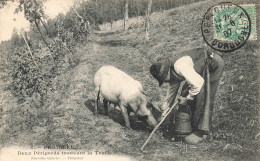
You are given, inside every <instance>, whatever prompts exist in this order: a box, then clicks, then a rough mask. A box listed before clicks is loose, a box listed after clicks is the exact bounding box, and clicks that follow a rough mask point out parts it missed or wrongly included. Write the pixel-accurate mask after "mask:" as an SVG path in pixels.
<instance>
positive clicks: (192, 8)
mask: <svg viewBox="0 0 260 161" xmlns="http://www.w3.org/2000/svg"><path fill="white" fill-rule="evenodd" d="M211 5H212V3H211V4H210V3H206V2H199V3H197V4H192V5H188V6H185V7H178V8H176V9H172V10H169V11H165V12H163V13H154V14H153V15H152V24H153V25H152V29H151V33H150V36H151V40H150V42H149V43H144V41H143V38H144V29H143V28H142V27H137V26H136V27H133V28H132V29H130V30H128V31H125V32H120V33H114V34H112V33H107V34H97V35H93V37H92V38H91V40H92V41H91V42H89V43H88V44H87V45H86V46H84V47H81V48H79V49H78V52H77V54H78V55H79V56H80V60H81V62H80V63H79V65H78V66H77V67H75V68H74V69H71V70H70V71H67V72H66V73H64V74H63V75H61V76H59V77H57V79H56V80H55V81H54V82H55V86H56V91H55V93H56V94H55V95H53V97H52V101H53V104H54V105H53V106H52V107H51V108H48V109H46V111H47V113H48V114H50V116H51V117H50V118H48V116H47V118H48V119H47V120H45V123H43V125H41V126H37V127H35V128H34V129H33V130H32V131H33V132H30V133H29V132H28V131H26V130H25V131H21V132H19V130H16V131H15V130H13V131H11V132H12V133H10V128H9V131H8V130H4V131H2V132H1V144H2V145H5V146H6V145H17V144H18V145H26V146H29V145H31V146H34V147H42V146H46V145H53V146H54V145H65V144H69V145H71V146H74V147H77V148H80V149H86V150H96V149H98V150H99V151H102V150H104V151H106V150H108V151H110V152H111V153H112V154H119V155H127V156H131V157H132V158H134V159H136V160H256V153H257V150H258V149H259V147H258V144H257V141H258V140H256V139H255V138H254V136H255V135H256V134H257V133H258V127H257V126H258V118H257V114H258V90H257V89H258V82H257V79H258V78H257V74H258V72H257V63H258V62H257V57H256V56H255V55H253V54H252V51H251V50H248V49H247V47H246V46H245V47H243V48H242V49H241V50H239V51H236V52H233V53H229V54H228V55H227V54H226V55H224V59H225V62H226V68H225V73H224V76H223V79H222V81H221V82H222V83H221V85H220V87H219V91H218V94H217V100H216V112H215V115H214V120H215V121H214V128H213V130H214V136H215V140H214V141H213V142H208V141H206V142H203V143H201V144H199V145H198V146H196V147H194V146H187V145H186V144H181V143H173V142H171V141H169V140H167V139H166V138H164V137H163V134H165V133H166V129H165V128H161V129H160V130H159V131H157V132H156V134H155V135H154V136H153V138H152V139H151V140H150V142H149V144H148V145H147V147H146V148H145V149H146V153H141V152H140V151H139V148H140V147H141V146H142V144H143V142H144V141H145V139H146V138H147V137H148V135H149V133H150V130H149V129H148V128H145V125H144V124H143V123H141V122H139V121H138V120H137V119H136V117H134V116H132V117H131V118H130V122H131V125H132V127H133V129H134V130H132V131H131V130H128V129H126V128H125V127H124V126H123V124H124V120H123V118H122V115H121V113H120V111H117V110H115V109H114V108H112V107H111V108H110V111H109V113H110V115H111V117H112V119H111V118H109V117H105V116H104V115H102V113H103V111H102V108H101V110H100V113H101V115H100V116H99V117H98V118H95V117H94V116H93V113H92V111H93V99H94V97H93V90H94V88H93V83H92V79H93V75H94V73H95V71H96V70H97V69H98V68H99V67H101V66H102V65H105V64H111V65H114V66H116V67H118V68H120V69H122V70H123V71H125V72H126V73H128V74H129V75H131V76H133V77H134V78H135V79H137V80H139V81H141V82H142V84H143V86H144V88H145V91H146V92H147V94H148V95H149V96H151V97H155V98H157V99H158V100H160V99H161V98H163V95H164V94H165V90H166V87H167V85H164V86H163V88H162V89H159V88H158V84H157V82H156V81H155V80H154V79H152V77H151V76H150V74H149V72H148V71H149V70H148V69H149V66H150V65H151V62H153V61H154V58H155V57H156V56H158V55H159V54H160V55H171V54H176V53H177V51H181V50H184V49H187V48H192V47H196V46H200V45H201V44H202V43H203V41H202V36H201V32H200V22H201V18H202V16H203V13H205V12H206V10H207V8H209V7H210V6H211ZM258 22H259V21H258ZM252 45H254V44H253V43H252ZM248 73H250V74H248ZM18 112H19V111H17V113H18ZM6 120H7V119H6ZM17 122H19V121H17ZM168 122H169V120H168ZM253 122H254V123H253ZM166 123H167V122H166ZM13 125H14V126H13V127H14V128H15V127H16V126H17V125H16V124H13ZM163 127H166V124H164V126H163ZM28 134H29V135H28ZM7 136H9V137H7ZM3 138H5V140H4V139H3ZM227 144H230V146H228V148H227V150H225V151H223V148H224V147H225V146H226V145H227ZM239 145H241V146H242V147H243V149H240V146H239Z"/></svg>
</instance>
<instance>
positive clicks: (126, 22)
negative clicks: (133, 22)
mask: <svg viewBox="0 0 260 161" xmlns="http://www.w3.org/2000/svg"><path fill="white" fill-rule="evenodd" d="M127 29H128V0H126V2H125V16H124V30H127Z"/></svg>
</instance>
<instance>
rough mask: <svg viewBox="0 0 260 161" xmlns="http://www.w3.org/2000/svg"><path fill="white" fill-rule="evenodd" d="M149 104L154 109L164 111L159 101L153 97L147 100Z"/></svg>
mask: <svg viewBox="0 0 260 161" xmlns="http://www.w3.org/2000/svg"><path fill="white" fill-rule="evenodd" d="M147 105H149V107H152V108H154V109H156V110H157V111H159V112H162V110H161V108H160V107H159V105H158V103H157V102H156V101H155V100H154V99H153V98H152V99H150V100H149V101H148V102H147Z"/></svg>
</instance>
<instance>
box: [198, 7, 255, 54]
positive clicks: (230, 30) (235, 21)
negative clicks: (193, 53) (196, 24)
mask: <svg viewBox="0 0 260 161" xmlns="http://www.w3.org/2000/svg"><path fill="white" fill-rule="evenodd" d="M201 31H202V35H203V39H204V40H205V41H206V43H207V44H208V45H209V46H210V47H211V48H213V49H215V50H218V51H221V52H231V51H234V50H237V49H239V48H241V47H242V46H243V45H244V44H245V43H246V41H247V40H248V39H249V37H250V33H251V19H250V16H249V14H248V13H247V11H246V10H245V9H244V8H243V7H241V6H238V5H236V4H233V3H231V2H222V3H219V4H217V5H215V6H213V7H211V8H209V9H208V10H207V12H206V13H205V15H204V17H203V21H202V24H201Z"/></svg>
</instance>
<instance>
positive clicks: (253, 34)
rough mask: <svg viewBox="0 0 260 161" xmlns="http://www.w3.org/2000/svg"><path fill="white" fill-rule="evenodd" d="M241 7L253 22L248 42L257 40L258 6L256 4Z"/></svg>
mask: <svg viewBox="0 0 260 161" xmlns="http://www.w3.org/2000/svg"><path fill="white" fill-rule="evenodd" d="M240 6H241V7H242V8H244V9H245V10H246V12H247V13H248V15H249V17H250V20H251V33H250V36H249V39H248V40H257V30H256V6H255V4H242V5H240Z"/></svg>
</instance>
